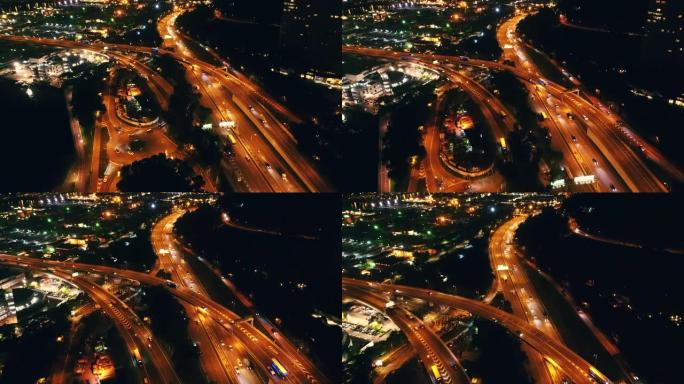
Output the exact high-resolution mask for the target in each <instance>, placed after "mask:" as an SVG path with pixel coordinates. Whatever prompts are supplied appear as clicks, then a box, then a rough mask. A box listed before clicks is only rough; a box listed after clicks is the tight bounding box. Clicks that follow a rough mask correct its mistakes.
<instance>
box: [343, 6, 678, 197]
mask: <svg viewBox="0 0 684 384" xmlns="http://www.w3.org/2000/svg"><path fill="white" fill-rule="evenodd" d="M523 17H524V15H517V16H514V17H513V18H511V19H509V20H507V21H506V22H504V23H502V24H501V25H500V27H499V30H498V31H497V40H498V41H499V44H500V45H501V47H502V49H503V51H504V54H503V59H509V60H512V61H513V62H515V63H517V64H516V67H513V66H510V65H507V64H502V63H499V62H493V61H487V60H479V59H468V60H463V59H461V58H460V57H455V56H449V55H437V54H429V55H427V54H419V53H411V54H409V53H406V52H396V51H385V50H379V49H368V48H357V47H345V48H344V49H345V50H346V49H359V50H365V51H366V52H367V53H366V54H368V52H373V51H376V52H379V53H382V54H383V55H393V56H394V58H395V59H399V58H401V57H404V56H409V55H410V57H411V58H412V59H420V60H424V61H428V62H430V61H434V60H438V61H439V62H440V63H446V62H449V63H458V64H460V65H467V66H474V67H480V68H489V69H493V70H500V71H508V72H511V73H513V74H514V75H516V76H518V77H519V78H520V79H521V80H523V84H524V85H525V86H527V87H528V89H529V90H530V94H532V95H534V96H535V101H536V102H535V103H534V105H535V109H536V110H537V111H545V112H547V114H548V117H549V119H550V121H551V123H552V124H551V128H553V131H554V133H555V135H553V137H552V141H553V143H554V147H555V148H557V149H559V150H561V151H562V152H563V154H564V159H565V161H566V168H567V169H568V171H569V174H570V176H571V177H576V176H583V175H590V174H594V175H595V176H596V177H597V178H598V180H599V181H601V183H600V184H599V185H591V186H572V189H573V190H577V191H586V190H587V188H591V189H589V190H597V189H598V190H599V191H610V190H611V188H609V186H610V184H613V185H614V187H615V189H616V190H619V191H633V192H666V191H667V190H668V189H667V187H666V186H665V185H664V183H663V182H662V181H661V180H659V179H658V178H657V176H655V175H654V174H653V172H652V171H651V170H650V169H649V168H648V167H647V166H646V164H645V163H644V161H643V159H641V158H640V156H639V153H637V152H641V154H642V155H644V156H646V157H647V158H649V159H650V160H651V161H653V162H654V163H656V164H658V165H659V166H660V168H661V169H663V170H664V171H665V172H667V173H668V174H669V175H670V176H671V177H672V178H673V179H675V180H677V181H679V182H684V172H682V171H681V170H680V169H679V168H678V167H677V166H676V165H674V164H672V163H671V162H670V161H668V160H667V159H666V158H665V157H664V156H663V155H662V153H660V152H659V151H658V150H657V149H656V148H655V147H653V146H652V145H650V144H649V143H648V142H646V141H645V140H643V139H642V138H640V137H639V136H638V135H636V134H635V133H634V132H633V131H631V130H629V128H627V127H625V128H623V130H624V131H626V132H629V134H630V135H631V138H628V137H627V135H626V134H624V133H623V132H621V131H620V130H619V129H618V128H615V125H616V123H617V122H618V120H619V119H618V118H617V117H616V116H615V115H614V114H613V113H611V112H610V111H609V110H608V109H607V108H605V106H603V105H602V104H601V103H600V101H598V100H597V99H595V98H593V97H591V96H588V98H586V97H584V96H580V95H577V94H575V93H572V92H570V91H571V90H569V89H567V88H564V87H562V86H560V85H558V84H555V83H553V82H551V81H549V80H548V79H543V81H544V83H545V85H543V86H538V85H540V80H542V77H541V75H540V74H539V70H538V69H537V68H536V67H535V66H534V65H533V64H532V62H531V60H529V59H527V58H526V57H525V54H524V53H523V52H522V51H521V50H520V49H519V48H516V47H518V46H519V43H518V41H517V38H516V37H515V35H514V32H515V25H516V24H517V23H518V22H519V21H520V20H521V19H522V18H523ZM545 96H552V97H551V98H550V99H548V100H547V99H546V98H545ZM549 105H551V108H550V107H549ZM555 105H559V107H560V108H557V109H556V108H555ZM561 112H562V113H561ZM567 112H570V113H572V114H573V115H574V121H570V119H566V118H564V117H563V116H564V114H566V113H567ZM557 114H560V116H558V115H557ZM584 116H586V118H584ZM582 127H586V128H582ZM571 133H572V134H571ZM572 136H575V138H576V139H575V140H573V139H572ZM559 140H560V141H559ZM635 147H636V148H638V147H641V148H642V149H641V150H637V149H635ZM594 159H597V160H599V159H600V160H599V161H597V162H594V161H593V160H594Z"/></svg>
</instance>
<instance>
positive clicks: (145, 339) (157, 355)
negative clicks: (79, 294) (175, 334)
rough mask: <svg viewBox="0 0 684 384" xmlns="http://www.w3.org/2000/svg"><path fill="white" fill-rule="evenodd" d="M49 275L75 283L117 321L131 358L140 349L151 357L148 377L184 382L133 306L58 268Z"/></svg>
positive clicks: (161, 381)
mask: <svg viewBox="0 0 684 384" xmlns="http://www.w3.org/2000/svg"><path fill="white" fill-rule="evenodd" d="M46 272H48V273H51V274H54V275H55V276H57V277H59V278H62V279H65V280H68V281H71V282H72V283H73V284H74V285H76V286H77V287H78V288H79V289H81V290H83V291H84V292H85V293H86V294H88V296H89V297H90V298H91V299H92V300H93V301H94V302H95V303H96V304H98V305H99V306H100V307H101V308H102V310H103V311H104V312H105V313H106V314H107V315H108V316H109V317H110V318H111V319H112V320H113V322H114V324H115V325H116V327H117V329H118V330H119V333H120V334H121V336H122V337H123V339H124V342H125V343H126V346H127V347H128V350H129V353H130V354H131V357H133V351H134V350H135V349H136V348H137V349H138V351H139V352H140V354H141V355H143V354H147V355H148V356H150V358H151V359H152V364H153V367H154V369H152V370H148V368H147V367H148V366H147V365H145V364H144V365H143V366H142V369H143V372H144V376H145V377H147V378H150V380H151V381H152V382H160V383H180V379H179V378H178V376H177V375H176V371H175V369H174V368H173V365H172V364H171V362H170V361H169V359H168V357H167V356H166V354H165V353H164V350H163V349H162V347H161V345H160V344H159V343H158V342H157V340H156V339H155V338H153V337H152V332H150V330H149V329H148V328H147V327H146V326H144V325H143V323H142V322H141V321H140V319H139V318H138V316H137V315H136V314H135V312H133V310H132V309H131V308H130V307H128V306H127V305H126V304H124V303H123V302H122V301H121V300H119V298H117V297H116V296H114V295H113V294H111V293H109V292H107V291H106V290H105V289H104V288H102V287H100V286H99V285H97V284H94V283H93V282H91V281H88V280H86V279H84V278H83V277H78V276H72V275H71V274H69V273H67V272H63V271H60V270H54V269H53V270H51V271H46ZM148 345H149V346H148ZM134 360H135V359H134ZM150 371H151V372H150Z"/></svg>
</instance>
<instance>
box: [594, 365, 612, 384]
mask: <svg viewBox="0 0 684 384" xmlns="http://www.w3.org/2000/svg"><path fill="white" fill-rule="evenodd" d="M589 377H591V379H592V380H594V381H595V382H597V383H599V384H610V381H608V378H606V377H605V376H603V374H602V373H601V372H599V371H598V369H596V368H594V367H589Z"/></svg>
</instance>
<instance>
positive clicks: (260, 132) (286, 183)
mask: <svg viewBox="0 0 684 384" xmlns="http://www.w3.org/2000/svg"><path fill="white" fill-rule="evenodd" d="M173 20H175V18H174V19H173ZM164 23H169V18H168V17H167V18H164V19H162V20H160V26H161V27H160V28H165V29H170V28H172V27H173V25H172V24H164ZM174 34H175V32H174ZM176 36H177V35H176ZM0 39H3V40H8V41H13V42H23V43H35V44H43V45H50V46H58V47H64V48H72V49H75V48H85V49H90V50H93V51H99V52H101V53H107V51H108V52H111V51H112V50H117V51H122V52H123V53H124V54H126V53H129V52H139V53H145V54H151V53H152V49H153V48H152V47H143V46H134V45H127V44H114V43H111V44H110V43H90V44H84V43H80V42H76V41H69V40H58V39H47V38H38V37H26V36H0ZM181 44H182V43H181ZM182 52H183V54H181V53H178V52H176V50H175V49H174V50H173V51H172V50H167V49H163V48H162V49H159V53H160V54H168V55H171V56H173V57H174V58H175V59H177V60H179V61H181V62H183V63H185V64H187V65H189V66H190V68H191V69H192V70H190V71H188V72H189V76H191V78H190V80H191V82H192V83H194V84H195V86H196V89H198V90H199V91H200V93H201V94H202V95H203V96H204V98H205V102H207V103H208V105H209V106H210V108H211V109H212V114H213V118H214V120H215V122H217V123H218V122H220V121H224V120H230V118H231V117H233V118H235V121H236V122H237V123H238V127H237V130H236V131H235V138H236V140H237V142H238V143H239V144H240V145H237V146H235V148H236V150H237V154H239V155H240V156H236V159H235V161H236V162H237V163H238V165H239V168H240V169H241V170H249V172H247V173H245V172H243V175H242V176H243V178H244V179H243V180H244V181H246V182H247V184H248V185H247V186H245V185H244V184H245V183H244V182H242V183H240V182H238V183H237V184H234V185H233V186H234V187H235V188H236V189H237V190H245V191H261V192H268V191H276V192H281V191H282V192H297V191H309V192H326V191H330V190H331V188H330V186H329V185H328V184H327V182H326V181H325V180H323V178H322V177H321V175H320V174H319V173H318V171H317V170H315V169H314V168H313V166H312V165H311V164H310V162H309V160H308V159H306V158H305V157H304V156H303V155H302V154H301V153H300V152H299V149H298V148H297V144H296V142H295V141H294V137H293V136H292V135H291V133H290V132H289V130H288V129H287V128H286V127H285V126H284V124H283V123H282V122H281V121H280V120H279V119H277V118H276V117H275V116H274V115H273V114H272V113H271V112H270V110H269V109H268V108H266V107H265V106H264V105H263V104H262V103H261V101H264V100H268V99H264V98H265V97H266V96H264V95H260V97H258V99H259V100H257V98H255V95H254V92H256V91H259V88H256V87H255V86H253V85H252V84H249V83H247V82H246V81H245V78H244V76H242V75H234V74H233V72H234V71H233V72H231V73H228V72H226V71H224V70H223V69H221V68H219V67H217V66H214V65H211V64H208V63H206V62H204V61H201V60H199V59H196V58H194V57H193V56H192V55H191V54H190V51H188V50H183V51H182ZM202 74H205V75H206V80H205V79H204V78H203V76H202ZM193 77H194V78H193ZM264 103H265V104H267V105H268V106H269V107H271V108H273V107H274V105H276V106H277V103H275V102H274V101H271V102H266V101H264ZM249 106H252V107H253V109H254V112H252V111H251V110H250V109H249ZM230 110H233V111H239V113H229V112H230ZM276 112H278V113H280V112H279V110H276ZM264 121H265V123H264ZM215 125H218V124H215ZM218 132H219V136H220V137H221V138H222V140H224V142H225V140H227V139H226V134H227V132H226V131H225V129H223V130H218ZM268 165H271V166H270V167H269V166H268ZM281 173H283V174H285V177H283V176H282V175H281ZM233 182H234V183H235V181H233Z"/></svg>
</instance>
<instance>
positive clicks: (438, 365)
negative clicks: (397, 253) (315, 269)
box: [343, 284, 470, 384]
mask: <svg viewBox="0 0 684 384" xmlns="http://www.w3.org/2000/svg"><path fill="white" fill-rule="evenodd" d="M343 294H344V296H345V297H347V298H350V299H354V300H356V301H358V302H361V303H363V304H366V305H368V306H370V307H372V308H375V309H376V310H378V311H381V312H384V313H385V314H387V316H388V317H389V318H390V319H391V320H392V321H393V322H394V323H395V324H396V325H397V326H398V327H399V329H401V331H402V333H403V334H404V335H405V336H406V338H407V339H408V342H409V344H410V345H411V347H412V348H413V349H414V350H415V351H416V352H417V354H418V357H419V359H420V361H421V362H422V364H423V366H424V367H425V370H426V371H427V374H428V375H429V376H430V377H431V378H432V379H433V380H434V381H435V382H441V383H453V384H467V383H469V382H470V380H469V379H468V375H466V373H465V370H464V369H463V367H462V366H461V364H460V363H459V361H458V359H457V358H456V356H454V354H453V352H451V350H450V349H449V347H447V346H446V344H445V343H444V342H443V341H442V340H441V339H440V338H439V336H437V335H436V334H435V333H434V332H433V331H432V330H430V328H429V327H426V326H425V325H424V324H423V322H422V321H421V320H420V319H418V318H416V317H415V316H414V315H412V314H411V313H410V312H409V311H407V310H406V309H404V308H402V307H401V306H397V305H392V306H390V304H388V303H389V302H390V300H387V298H386V297H383V296H384V295H379V294H377V293H375V292H369V291H367V290H363V289H359V287H358V286H354V285H353V284H350V285H349V286H344V287H343ZM435 370H436V371H437V372H435Z"/></svg>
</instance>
